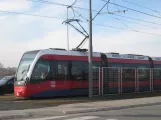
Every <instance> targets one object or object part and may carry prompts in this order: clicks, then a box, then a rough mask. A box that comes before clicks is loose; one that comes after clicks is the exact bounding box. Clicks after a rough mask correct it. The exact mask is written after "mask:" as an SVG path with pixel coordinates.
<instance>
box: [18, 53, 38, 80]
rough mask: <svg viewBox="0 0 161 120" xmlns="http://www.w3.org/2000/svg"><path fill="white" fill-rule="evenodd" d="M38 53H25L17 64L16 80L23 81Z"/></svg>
mask: <svg viewBox="0 0 161 120" xmlns="http://www.w3.org/2000/svg"><path fill="white" fill-rule="evenodd" d="M38 52H39V51H31V52H26V53H25V54H24V55H23V57H22V59H21V61H20V64H19V67H18V71H17V79H16V80H18V81H20V80H21V81H22V80H24V79H23V78H24V77H25V75H26V73H27V72H28V70H29V68H30V65H31V63H32V62H33V60H34V58H35V56H36V55H37V53H38Z"/></svg>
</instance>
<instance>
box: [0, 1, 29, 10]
mask: <svg viewBox="0 0 161 120" xmlns="http://www.w3.org/2000/svg"><path fill="white" fill-rule="evenodd" d="M30 7H31V3H30V2H27V1H25V0H4V1H2V2H0V9H1V10H6V11H7V10H8V11H11V10H15V11H16V10H28V9H30Z"/></svg>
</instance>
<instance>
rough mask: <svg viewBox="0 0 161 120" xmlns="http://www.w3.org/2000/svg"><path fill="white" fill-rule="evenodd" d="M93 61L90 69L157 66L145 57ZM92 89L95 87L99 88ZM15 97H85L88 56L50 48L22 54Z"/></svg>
mask: <svg viewBox="0 0 161 120" xmlns="http://www.w3.org/2000/svg"><path fill="white" fill-rule="evenodd" d="M92 59H93V67H102V68H103V67H120V68H151V67H152V66H154V67H155V65H156V63H157V64H158V62H155V61H153V60H154V59H153V60H151V61H150V58H149V57H148V56H142V55H132V54H123V55H121V54H119V53H97V52H94V53H93V58H92ZM152 64H153V65H152ZM160 65H161V64H160ZM94 85H95V87H98V85H99V84H98V83H95V84H94ZM125 86H128V83H127V84H125ZM14 95H15V96H16V97H54V96H70V95H88V52H87V51H83V50H82V51H76V50H71V51H66V50H64V49H52V48H50V49H44V50H36V51H28V52H26V53H24V55H23V56H22V58H21V60H20V63H19V66H18V70H17V73H16V77H15V83H14Z"/></svg>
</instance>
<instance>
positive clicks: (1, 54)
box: [0, 0, 161, 67]
mask: <svg viewBox="0 0 161 120" xmlns="http://www.w3.org/2000/svg"><path fill="white" fill-rule="evenodd" d="M35 1H36V0H35ZM47 1H51V2H56V3H63V4H72V3H73V1H74V0H61V1H60V0H47ZM125 1H129V2H133V3H136V4H139V5H142V6H145V7H147V8H150V9H153V10H156V11H160V14H158V13H156V12H154V11H152V10H148V9H145V8H142V7H138V6H136V5H131V4H129V3H127V2H125ZM110 2H112V3H116V4H119V5H122V6H126V7H129V8H132V9H136V10H139V11H142V12H145V13H148V14H151V15H155V16H158V17H161V8H160V4H161V1H160V0H153V1H148V2H147V0H135V1H134V0H111V1H110ZM104 4H105V3H104V2H103V1H101V0H92V7H93V9H94V10H99V9H100V8H102V6H103V5H104ZM75 6H78V7H83V8H88V0H78V2H77V4H75ZM0 10H3V11H12V12H23V13H27V14H36V15H42V16H55V17H60V18H66V7H62V6H57V5H52V4H44V3H38V2H29V1H26V0H0ZM75 10H76V11H77V12H79V13H80V14H81V15H82V16H84V17H85V18H86V19H88V11H85V10H80V9H76V8H75ZM108 10H109V11H110V12H114V13H115V14H114V15H110V14H100V15H98V16H97V17H96V18H95V19H94V21H93V23H94V24H101V25H108V26H113V27H117V28H123V29H128V30H120V29H113V28H110V27H101V26H97V25H93V49H94V51H97V52H119V53H124V54H126V53H127V54H128V53H130V54H143V55H149V56H158V57H161V53H160V52H159V51H160V49H159V48H160V45H161V40H160V39H161V36H157V35H148V34H143V33H137V32H133V31H131V30H137V31H142V32H147V33H154V34H159V35H161V25H156V24H150V23H146V22H141V21H136V20H131V19H127V18H122V17H119V16H118V15H121V16H125V17H132V18H136V19H141V20H146V21H151V22H155V23H157V24H161V19H158V18H155V17H151V16H148V15H143V14H140V13H137V12H133V11H130V10H128V11H126V12H125V13H123V12H117V11H118V10H119V11H122V10H127V9H125V8H121V7H116V6H114V5H112V4H109V5H108ZM102 12H107V7H105V8H104V9H103V11H102ZM95 14H96V12H93V16H94V15H95ZM69 17H70V18H73V12H72V10H69ZM75 18H78V19H80V20H82V21H83V22H82V23H81V24H82V25H83V26H84V28H85V29H86V30H87V31H88V24H87V23H84V22H86V21H85V20H84V19H83V18H82V17H79V16H78V15H76V17H75ZM118 19H119V20H118ZM64 20H65V19H64ZM64 20H63V19H49V18H43V17H32V16H27V15H21V14H11V13H6V12H2V11H1V12H0V32H1V34H0V62H1V63H2V64H4V65H5V66H6V67H7V66H11V67H12V66H15V67H17V65H18V62H19V60H20V58H21V56H22V54H23V53H24V52H25V51H28V50H35V49H46V48H54V47H55V48H59V47H60V48H67V42H66V40H67V38H66V26H65V25H64V24H62V22H63V21H64ZM69 38H70V49H71V48H74V47H76V46H77V45H78V44H79V43H80V42H81V40H82V39H83V36H82V35H80V34H79V33H77V32H76V31H75V30H74V29H72V28H71V27H69ZM84 48H88V42H86V44H85V45H84Z"/></svg>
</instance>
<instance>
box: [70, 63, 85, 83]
mask: <svg viewBox="0 0 161 120" xmlns="http://www.w3.org/2000/svg"><path fill="white" fill-rule="evenodd" d="M71 75H72V79H73V80H88V63H87V62H79V61H72V67H71Z"/></svg>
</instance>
